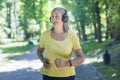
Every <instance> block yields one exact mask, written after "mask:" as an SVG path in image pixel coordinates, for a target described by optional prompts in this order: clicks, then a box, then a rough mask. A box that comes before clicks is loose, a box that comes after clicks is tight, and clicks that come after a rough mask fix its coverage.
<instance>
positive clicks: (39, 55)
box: [37, 47, 45, 63]
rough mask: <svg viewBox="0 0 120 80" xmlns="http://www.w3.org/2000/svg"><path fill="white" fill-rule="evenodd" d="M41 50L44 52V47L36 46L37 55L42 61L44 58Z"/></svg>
mask: <svg viewBox="0 0 120 80" xmlns="http://www.w3.org/2000/svg"><path fill="white" fill-rule="evenodd" d="M43 52H44V48H41V47H38V48H37V56H38V58H39V59H40V60H41V61H42V62H43V63H44V61H45V60H44V57H43Z"/></svg>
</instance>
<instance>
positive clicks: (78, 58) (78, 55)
mask: <svg viewBox="0 0 120 80" xmlns="http://www.w3.org/2000/svg"><path fill="white" fill-rule="evenodd" d="M74 52H75V54H76V58H75V59H73V60H70V61H71V65H72V66H78V65H80V64H82V63H83V62H84V60H85V58H84V55H83V52H82V50H81V48H79V49H77V50H75V51H74Z"/></svg>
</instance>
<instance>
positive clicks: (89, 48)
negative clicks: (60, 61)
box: [81, 40, 120, 80]
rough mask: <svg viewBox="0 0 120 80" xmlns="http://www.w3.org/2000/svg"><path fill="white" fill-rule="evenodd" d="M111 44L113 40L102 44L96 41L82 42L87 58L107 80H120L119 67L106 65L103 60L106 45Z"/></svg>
mask: <svg viewBox="0 0 120 80" xmlns="http://www.w3.org/2000/svg"><path fill="white" fill-rule="evenodd" d="M109 42H111V40H108V41H104V42H102V43H98V42H94V41H89V42H81V46H82V49H83V52H84V54H85V56H87V57H88V58H89V59H90V60H91V64H92V65H93V66H95V67H96V69H97V70H98V71H99V72H100V73H101V74H102V75H103V77H104V78H105V79H106V80H120V68H119V66H117V65H113V64H110V65H104V64H103V60H101V58H102V55H103V53H104V48H105V44H107V43H109ZM99 56H100V58H99ZM118 64H119V63H118Z"/></svg>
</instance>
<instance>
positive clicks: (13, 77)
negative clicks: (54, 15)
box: [0, 48, 104, 80]
mask: <svg viewBox="0 0 120 80" xmlns="http://www.w3.org/2000/svg"><path fill="white" fill-rule="evenodd" d="M41 67H42V63H41V62H40V60H38V57H37V55H36V48H33V49H32V50H30V51H27V52H26V53H25V54H24V55H22V56H19V57H17V59H16V60H11V61H9V62H8V63H6V64H4V65H0V80H42V75H41V74H40V69H41ZM75 69H76V73H77V74H76V78H75V80H104V78H103V77H102V76H101V74H100V73H98V72H97V71H96V69H95V68H94V67H93V66H91V65H89V64H84V63H83V64H81V65H80V66H77V67H76V68H75Z"/></svg>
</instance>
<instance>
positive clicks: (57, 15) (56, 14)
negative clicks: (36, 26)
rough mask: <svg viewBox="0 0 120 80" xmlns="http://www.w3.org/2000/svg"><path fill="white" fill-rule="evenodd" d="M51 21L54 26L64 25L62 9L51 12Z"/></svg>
mask: <svg viewBox="0 0 120 80" xmlns="http://www.w3.org/2000/svg"><path fill="white" fill-rule="evenodd" d="M51 23H52V24H53V26H54V27H55V26H59V25H63V22H62V13H61V12H60V11H53V12H52V14H51Z"/></svg>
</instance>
